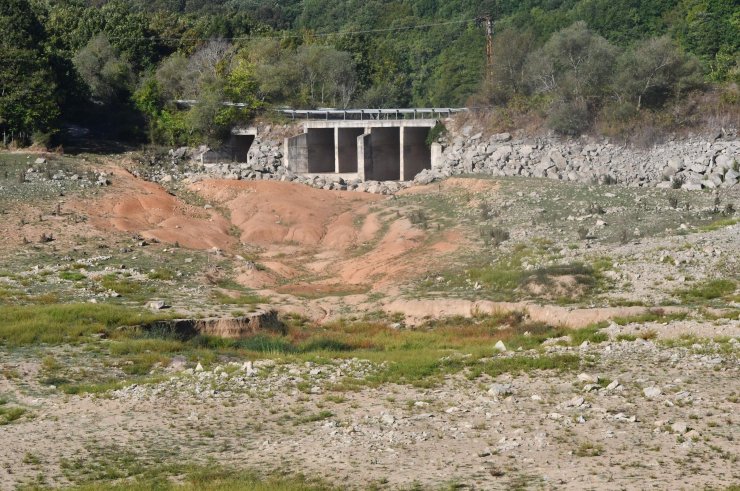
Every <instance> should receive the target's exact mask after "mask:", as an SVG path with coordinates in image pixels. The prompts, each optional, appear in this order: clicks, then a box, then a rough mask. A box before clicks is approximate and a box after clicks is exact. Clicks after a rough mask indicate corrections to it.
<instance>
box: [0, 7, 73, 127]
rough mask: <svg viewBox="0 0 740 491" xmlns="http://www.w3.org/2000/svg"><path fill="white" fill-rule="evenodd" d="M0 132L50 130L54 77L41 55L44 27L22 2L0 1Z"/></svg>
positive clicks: (54, 112) (53, 113)
mask: <svg viewBox="0 0 740 491" xmlns="http://www.w3.org/2000/svg"><path fill="white" fill-rule="evenodd" d="M0 32H1V33H2V36H0V130H2V131H5V132H10V133H25V134H26V135H28V136H29V137H30V136H31V135H32V134H34V133H37V132H50V131H54V129H55V125H56V122H57V118H58V117H59V105H58V101H57V94H56V84H55V78H54V75H53V73H52V72H51V70H50V69H49V61H48V58H47V56H46V55H45V53H44V49H43V45H44V42H45V32H44V28H43V26H42V25H41V23H40V22H39V20H38V17H37V16H36V14H35V12H34V11H33V10H32V9H31V8H30V6H29V3H28V2H27V1H26V0H3V1H2V2H0Z"/></svg>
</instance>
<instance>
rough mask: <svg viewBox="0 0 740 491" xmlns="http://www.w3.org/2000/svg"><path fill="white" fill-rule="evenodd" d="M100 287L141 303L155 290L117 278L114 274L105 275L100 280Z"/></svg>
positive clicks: (136, 282)
mask: <svg viewBox="0 0 740 491" xmlns="http://www.w3.org/2000/svg"><path fill="white" fill-rule="evenodd" d="M100 286H102V287H103V288H105V289H106V290H113V291H114V292H116V293H118V294H120V295H122V296H123V297H125V298H127V299H129V300H137V301H143V300H146V299H147V298H148V297H149V296H150V295H151V294H153V293H155V292H156V291H157V290H156V288H153V287H149V286H146V285H144V284H143V283H140V282H138V281H135V280H131V279H128V278H119V277H118V276H116V275H115V274H109V275H105V276H103V277H102V278H100Z"/></svg>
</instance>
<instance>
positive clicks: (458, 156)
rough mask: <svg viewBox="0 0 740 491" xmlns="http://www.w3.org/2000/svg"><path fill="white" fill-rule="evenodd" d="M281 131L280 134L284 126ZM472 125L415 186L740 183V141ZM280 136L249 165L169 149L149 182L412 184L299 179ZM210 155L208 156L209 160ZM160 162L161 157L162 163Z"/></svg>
mask: <svg viewBox="0 0 740 491" xmlns="http://www.w3.org/2000/svg"><path fill="white" fill-rule="evenodd" d="M282 130H283V131H284V130H285V128H282ZM471 132H472V129H471V128H470V127H465V128H462V130H460V131H459V132H456V133H451V134H449V135H447V136H445V137H443V138H442V139H441V140H440V142H439V144H440V145H441V150H442V151H441V159H440V161H439V162H437V163H436V165H435V167H434V168H433V169H430V170H424V171H422V172H421V173H419V174H418V175H417V176H416V177H415V179H414V181H413V183H415V184H429V183H431V182H433V181H435V180H439V179H443V178H445V177H449V176H454V175H461V174H482V175H489V176H522V177H537V178H548V179H556V180H562V181H572V182H581V183H588V184H621V185H626V186H631V187H651V186H657V187H659V188H675V189H678V188H682V189H686V190H700V189H707V188H708V189H714V188H731V187H733V186H736V185H738V182H740V164H739V162H740V141H738V140H737V138H734V137H730V136H725V137H721V138H715V139H707V138H701V137H694V138H687V139H682V140H674V141H669V142H667V143H663V144H659V145H656V146H654V147H652V148H650V149H640V148H636V147H633V146H626V145H619V144H614V143H610V142H609V141H606V140H605V141H603V142H600V143H594V142H591V141H586V140H584V139H571V140H560V139H557V138H535V139H528V138H514V137H513V136H512V135H511V134H510V133H499V134H494V135H491V136H488V137H484V136H483V134H482V133H477V134H474V135H471V134H470V133H471ZM279 136H280V135H278V134H276V133H270V132H269V131H266V132H262V133H260V134H259V135H258V136H257V139H256V140H255V142H254V144H253V145H252V147H251V148H250V150H249V154H248V157H247V162H243V163H233V162H218V163H204V161H205V159H204V157H203V156H204V155H205V154H206V153H208V152H210V150H209V149H208V148H207V147H200V148H198V149H195V150H192V151H191V150H189V149H187V148H179V149H173V150H171V151H170V153H169V160H170V161H168V162H165V165H163V166H162V167H160V168H157V169H151V171H150V172H149V173H148V174H149V175H148V176H147V178H149V179H151V180H153V181H157V182H163V183H167V182H171V181H172V180H179V179H183V178H189V177H197V176H203V175H206V176H209V177H215V178H223V179H249V180H278V181H290V182H298V183H301V184H306V185H309V186H312V187H315V188H319V189H328V190H343V191H344V190H355V191H362V192H369V193H378V194H393V193H395V192H397V191H399V190H400V189H403V188H405V187H408V186H410V185H411V184H412V183H411V182H395V181H384V182H378V181H365V182H363V181H360V180H359V179H353V180H345V179H343V178H341V177H339V176H335V175H332V174H326V175H322V176H305V175H298V174H295V173H293V172H292V171H290V170H289V169H288V168H287V167H286V166H285V164H284V160H283V142H282V140H281V138H280V137H279ZM211 156H213V154H211ZM165 160H166V159H165Z"/></svg>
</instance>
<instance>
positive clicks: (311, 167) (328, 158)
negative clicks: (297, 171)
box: [306, 128, 336, 173]
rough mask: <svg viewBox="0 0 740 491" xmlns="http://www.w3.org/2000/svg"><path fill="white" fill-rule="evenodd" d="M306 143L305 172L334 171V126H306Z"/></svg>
mask: <svg viewBox="0 0 740 491" xmlns="http://www.w3.org/2000/svg"><path fill="white" fill-rule="evenodd" d="M306 143H307V146H308V171H307V172H309V173H323V172H334V171H335V161H336V158H335V157H336V155H335V153H336V152H335V150H334V146H335V143H334V128H308V130H307V131H306Z"/></svg>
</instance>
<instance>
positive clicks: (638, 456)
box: [0, 326, 740, 489]
mask: <svg viewBox="0 0 740 491" xmlns="http://www.w3.org/2000/svg"><path fill="white" fill-rule="evenodd" d="M737 329H738V326H735V330H736V332H735V334H736V335H737ZM725 339H726V338H725ZM734 339H736V338H734ZM739 353H740V344H738V343H737V342H736V341H732V342H730V341H726V342H723V343H712V342H707V343H702V344H695V345H693V346H676V347H666V346H658V345H656V344H655V343H653V342H652V341H642V340H638V341H633V342H628V341H622V342H614V341H606V342H602V343H599V344H598V345H591V346H586V347H573V348H567V347H557V346H553V347H550V348H548V349H547V350H546V355H547V356H574V357H576V358H577V359H578V362H577V366H572V367H570V369H569V370H567V371H564V372H559V371H552V370H543V371H533V372H529V373H526V374H513V375H512V374H501V375H498V376H496V377H489V376H483V377H480V378H477V379H475V380H472V381H471V380H469V379H468V378H466V377H465V376H464V373H460V374H458V375H454V376H447V377H445V378H444V380H442V381H440V383H439V385H438V386H435V387H434V388H429V389H425V388H418V387H411V386H406V385H397V384H384V385H380V386H377V387H366V388H360V389H358V390H351V391H347V390H339V389H337V384H338V382H340V381H342V380H345V379H347V378H349V379H355V380H362V379H363V378H365V377H368V376H370V375H372V373H373V372H374V371H376V370H378V367H377V366H376V365H374V364H371V363H369V362H363V361H361V360H356V359H350V360H335V361H333V362H327V363H305V364H275V363H274V362H272V361H261V362H259V361H258V362H256V363H255V364H254V365H253V368H252V367H247V368H245V367H244V366H242V365H239V364H238V363H236V364H233V365H228V364H226V365H219V366H214V367H213V368H212V369H211V370H205V371H194V370H193V368H190V369H186V370H184V371H179V372H176V373H173V374H172V375H171V378H170V379H169V380H167V381H164V382H161V383H156V384H148V385H143V386H136V385H134V386H129V387H126V388H123V389H120V390H115V391H112V392H111V393H109V394H108V395H106V396H105V397H92V396H86V397H69V396H58V395H54V396H47V397H36V398H26V402H27V403H28V404H29V406H30V407H31V408H32V410H33V412H34V413H35V418H34V419H33V420H29V421H25V422H21V423H18V424H14V425H10V426H6V427H4V428H3V429H2V430H0V431H2V433H3V440H4V441H6V442H13V444H12V445H4V446H3V447H2V449H0V462H3V464H4V465H3V466H2V467H1V468H0V481H1V482H2V483H3V488H4V489H12V488H13V486H14V485H15V484H18V483H23V482H26V483H28V482H33V480H34V479H35V478H36V477H37V475H38V474H43V476H44V477H45V479H46V482H49V483H63V482H66V481H67V480H68V479H72V480H75V479H80V478H84V477H85V472H86V470H85V469H86V466H85V465H83V466H82V468H78V467H76V466H74V465H72V463H74V462H76V461H81V462H85V463H87V465H89V466H90V467H94V466H95V465H100V464H101V462H103V463H106V464H107V465H110V466H113V467H118V468H120V469H119V470H120V472H121V474H122V475H123V476H125V475H126V472H127V471H128V472H131V473H135V471H130V470H129V469H128V468H127V466H132V463H131V462H130V460H133V461H134V462H135V463H136V465H133V466H132V467H133V468H134V469H136V470H137V471H138V472H140V471H141V468H142V467H143V468H146V467H152V468H156V467H157V466H158V465H162V464H166V463H168V462H177V461H181V460H182V459H188V460H192V461H195V462H203V463H206V462H208V461H210V460H213V461H214V462H218V463H219V464H222V465H234V466H243V465H248V466H253V467H255V466H256V467H258V468H262V469H283V470H290V471H291V472H304V473H308V474H311V475H316V476H321V477H323V478H325V479H326V480H327V481H329V482H333V483H337V484H338V485H339V486H340V487H341V488H353V489H365V488H367V487H370V485H371V484H376V485H378V486H381V487H389V488H409V487H410V486H412V485H414V484H417V485H419V486H420V487H421V488H422V489H437V488H442V487H444V486H446V485H447V486H449V485H452V484H455V485H457V486H458V487H459V488H467V489H511V488H515V487H517V488H532V489H698V488H702V489H703V488H711V489H724V488H725V487H728V486H730V485H732V484H736V483H737V482H738V480H740V472H739V471H738V465H737V456H738V451H739V450H740V447H739V445H740V444H738V439H740V420H739V419H738V418H739V417H740V416H739V415H738V413H737V407H738V398H740V387H738V385H737V380H738V375H740V373H739V368H740V365H738V354H739ZM531 356H545V355H544V354H541V353H537V352H531V353H529V352H524V353H521V352H520V353H516V354H511V353H510V354H508V355H507V354H496V355H493V354H492V359H494V360H495V359H512V358H517V357H531ZM2 361H3V364H4V366H14V364H13V360H12V359H8V357H7V355H5V356H4V359H3V360H2ZM487 361H488V360H485V359H484V360H482V361H480V363H486V362H487ZM33 365H34V364H33V362H31V363H28V364H26V365H25V366H24V368H23V369H24V370H25V371H27V373H28V374H30V373H32V372H33V371H34V367H33ZM10 388H11V387H9V386H8V384H7V383H4V384H3V390H5V391H6V390H8V389H10ZM29 454H31V455H34V456H35V457H36V458H37V459H38V460H39V462H41V463H36V464H34V463H28V458H27V456H28V455H29ZM24 457H26V459H25V460H24ZM88 470H89V468H88Z"/></svg>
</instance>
